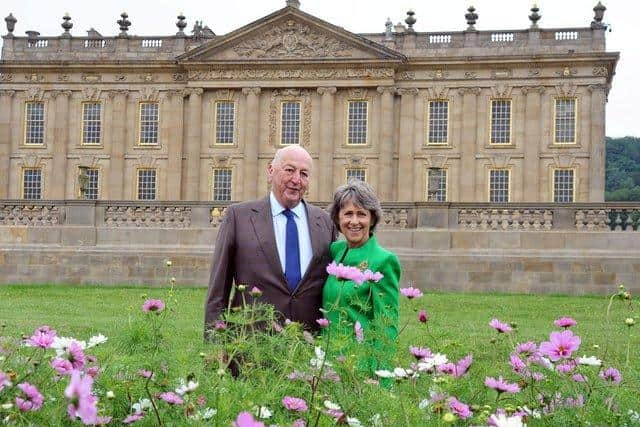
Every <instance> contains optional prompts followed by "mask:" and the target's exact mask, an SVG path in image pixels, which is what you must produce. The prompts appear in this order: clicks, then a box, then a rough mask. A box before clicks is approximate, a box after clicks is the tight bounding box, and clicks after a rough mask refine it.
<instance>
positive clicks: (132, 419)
mask: <svg viewBox="0 0 640 427" xmlns="http://www.w3.org/2000/svg"><path fill="white" fill-rule="evenodd" d="M143 418H144V412H136V413H135V414H131V415H129V416H128V417H127V418H125V419H124V420H122V424H133V423H135V422H136V421H140V420H141V419H143Z"/></svg>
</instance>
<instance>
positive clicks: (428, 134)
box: [424, 98, 451, 147]
mask: <svg viewBox="0 0 640 427" xmlns="http://www.w3.org/2000/svg"><path fill="white" fill-rule="evenodd" d="M434 102H444V103H446V105H447V117H446V132H447V134H446V136H447V138H446V141H444V142H432V141H431V129H432V128H431V115H432V111H431V103H434ZM426 104H427V105H426V108H425V119H424V123H425V146H427V147H448V146H450V145H451V141H450V136H451V120H450V117H451V100H450V99H449V98H428V99H427V100H426Z"/></svg>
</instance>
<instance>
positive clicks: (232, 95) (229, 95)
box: [213, 88, 260, 101]
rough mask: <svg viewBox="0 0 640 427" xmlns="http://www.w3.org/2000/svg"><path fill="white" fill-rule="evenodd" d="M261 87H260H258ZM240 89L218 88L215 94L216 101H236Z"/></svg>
mask: <svg viewBox="0 0 640 427" xmlns="http://www.w3.org/2000/svg"><path fill="white" fill-rule="evenodd" d="M256 89H258V90H259V89H260V88H256ZM237 95H238V91H236V90H230V89H221V90H217V91H215V92H214V94H213V99H214V100H216V101H234V100H235V99H236V98H237Z"/></svg>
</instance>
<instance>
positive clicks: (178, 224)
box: [104, 206, 191, 228]
mask: <svg viewBox="0 0 640 427" xmlns="http://www.w3.org/2000/svg"><path fill="white" fill-rule="evenodd" d="M104 223H105V225H106V226H108V227H145V228H146V227H158V228H187V227H190V226H191V207H190V206H107V207H106V209H105V213H104Z"/></svg>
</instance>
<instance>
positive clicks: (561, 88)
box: [555, 83, 578, 97]
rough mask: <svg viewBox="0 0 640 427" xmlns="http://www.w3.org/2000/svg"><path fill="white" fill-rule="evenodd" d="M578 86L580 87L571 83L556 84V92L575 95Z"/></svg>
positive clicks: (563, 95)
mask: <svg viewBox="0 0 640 427" xmlns="http://www.w3.org/2000/svg"><path fill="white" fill-rule="evenodd" d="M577 88H578V87H577V86H576V85H572V84H570V83H562V84H560V85H556V86H555V89H556V94H557V95H558V96H561V97H571V96H575V94H576V89H577Z"/></svg>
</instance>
